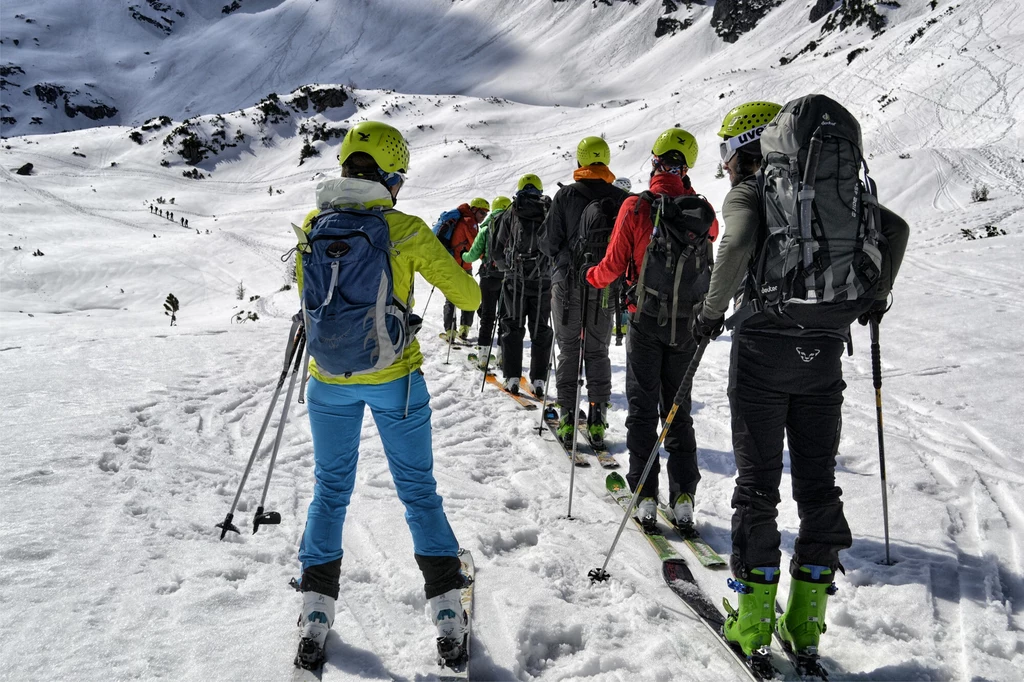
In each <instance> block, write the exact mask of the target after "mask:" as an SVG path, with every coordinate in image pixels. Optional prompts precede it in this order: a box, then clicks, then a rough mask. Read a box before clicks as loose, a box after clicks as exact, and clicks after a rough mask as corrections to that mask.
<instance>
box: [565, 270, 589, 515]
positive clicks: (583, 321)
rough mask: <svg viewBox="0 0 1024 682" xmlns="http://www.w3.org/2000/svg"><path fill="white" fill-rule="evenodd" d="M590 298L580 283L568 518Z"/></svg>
mask: <svg viewBox="0 0 1024 682" xmlns="http://www.w3.org/2000/svg"><path fill="white" fill-rule="evenodd" d="M589 298H590V287H588V286H587V283H586V282H583V284H581V285H580V302H581V304H582V305H581V309H580V360H579V364H577V365H576V401H575V402H574V403H573V404H572V453H571V456H570V457H569V466H570V467H571V468H570V469H569V512H568V514H567V515H566V516H567V518H569V519H571V518H572V491H573V488H574V487H575V482H576V451H577V447H578V443H579V436H580V430H579V428H578V426H579V425H578V424H577V421H578V419H577V415H578V414H579V412H578V410H579V409H580V397H581V396H582V395H583V356H584V352H585V351H586V347H587V312H588V310H587V307H588V306H587V304H588V303H589V300H588V299H589Z"/></svg>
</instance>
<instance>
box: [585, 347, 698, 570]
mask: <svg viewBox="0 0 1024 682" xmlns="http://www.w3.org/2000/svg"><path fill="white" fill-rule="evenodd" d="M709 341H710V339H704V340H703V341H701V342H700V345H699V346H697V352H696V353H694V354H693V359H692V360H690V366H689V367H687V368H686V374H685V375H684V376H683V381H682V382H681V383H680V384H679V390H678V391H676V397H675V399H674V400H673V401H672V409H671V410H669V412H668V417H666V418H665V424H664V426H662V427H661V432H660V433H659V434H658V442H656V443H655V444H654V449H653V450H651V456H650V457H648V458H647V466H645V467H644V472H643V473H642V474H641V475H640V481H639V483H637V486H636V490H634V491H633V497H632V498H630V500H629V506H628V507H626V512H625V513H624V514H623V515H622V523H620V524H619V530H618V532H616V533H615V539H614V540H612V546H611V547H610V548H609V549H608V554H607V555H606V556H605V558H604V564H602V566H601V568H594V569H591V571H590V572H589V573H588V574H587V577H589V578H590V582H594V583H596V582H603V581H605V580H608V578H609V577H611V576H610V575H609V573H608V571H607V568H608V562H609V561H611V558H612V552H614V551H615V546H616V545H617V544H618V543H619V537H620V536H621V535H622V531H623V530H624V529H625V528H626V522H627V521H629V516H630V514H632V513H633V507H634V506H635V505H636V501H637V500H638V499H639V498H640V491H641V490H643V488H644V483H645V482H646V481H647V475H648V474H649V473H650V472H651V467H653V466H654V460H656V459H657V458H658V451H659V450H661V444H662V442H663V441H664V440H665V435H666V434H668V430H669V428H671V426H672V421H673V420H674V419H675V417H676V411H677V410H678V409H679V404H680V403H681V402H683V400H684V399H685V398H686V394H687V393H689V392H690V388H691V387H692V386H693V375H694V374H696V373H697V366H698V365H700V359H701V358H702V357H704V349H705V348H707V347H708V342H709Z"/></svg>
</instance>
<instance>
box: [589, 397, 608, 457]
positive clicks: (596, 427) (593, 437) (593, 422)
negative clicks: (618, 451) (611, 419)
mask: <svg viewBox="0 0 1024 682" xmlns="http://www.w3.org/2000/svg"><path fill="white" fill-rule="evenodd" d="M606 409H607V407H606V406H605V404H604V403H590V413H589V414H588V415H587V435H588V437H589V439H590V444H591V445H593V446H594V448H595V449H597V450H604V449H605V444H604V431H605V429H607V428H608V423H607V421H606V419H605V414H606V412H605V411H606Z"/></svg>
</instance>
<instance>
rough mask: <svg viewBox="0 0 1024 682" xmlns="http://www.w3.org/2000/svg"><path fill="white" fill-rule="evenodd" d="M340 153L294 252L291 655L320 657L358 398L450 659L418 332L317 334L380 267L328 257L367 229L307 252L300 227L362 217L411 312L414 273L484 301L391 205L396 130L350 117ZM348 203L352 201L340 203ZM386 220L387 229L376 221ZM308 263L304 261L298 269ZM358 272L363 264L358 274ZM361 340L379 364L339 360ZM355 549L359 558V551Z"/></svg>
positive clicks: (443, 538) (396, 302)
mask: <svg viewBox="0 0 1024 682" xmlns="http://www.w3.org/2000/svg"><path fill="white" fill-rule="evenodd" d="M340 160H341V178H339V179H330V180H323V181H321V182H320V183H319V184H318V185H317V188H316V205H317V206H318V207H320V208H319V209H317V210H314V211H312V212H310V213H309V215H307V216H306V219H305V221H304V222H303V225H302V228H301V230H299V232H301V234H300V235H299V239H300V242H299V253H298V255H297V263H296V274H297V276H298V284H299V292H300V296H301V297H302V300H303V309H304V312H305V317H306V332H307V337H308V339H309V340H308V344H307V345H308V348H309V350H310V354H311V357H310V361H309V373H310V380H309V387H308V391H307V395H306V404H307V406H308V411H309V423H310V431H311V433H312V436H313V458H314V461H315V463H316V467H315V471H314V474H313V475H314V477H315V485H314V488H313V499H312V501H311V502H310V504H309V509H308V511H307V514H306V527H305V531H304V532H303V536H302V543H301V545H300V547H299V560H300V562H301V564H302V577H301V581H300V587H301V591H302V596H303V600H302V601H303V606H302V611H301V613H300V618H299V626H300V628H301V641H300V644H299V650H298V654H297V655H296V658H295V664H296V665H297V666H300V667H304V668H309V669H319V668H320V667H321V666H322V663H323V659H324V641H325V639H326V637H327V632H328V630H329V629H330V628H331V625H332V624H333V622H334V615H335V600H336V599H337V598H338V589H339V576H340V573H341V560H342V554H343V551H342V527H343V525H344V523H345V513H346V510H347V508H348V503H349V499H350V498H351V496H352V491H353V488H354V486H355V480H356V462H357V460H358V457H359V444H360V433H361V432H362V426H363V413H364V410H365V407H366V405H369V406H370V409H371V412H372V414H373V418H374V421H375V422H376V424H377V430H378V432H379V433H380V437H381V441H382V443H383V446H384V455H385V456H386V457H387V460H388V465H389V467H390V468H391V471H392V472H393V473H394V479H395V489H396V491H397V493H398V498H399V499H400V500H401V501H402V504H403V505H404V506H405V510H406V511H405V518H406V520H407V522H408V525H409V530H410V531H411V532H412V540H413V551H414V553H415V558H416V562H417V564H418V565H419V568H420V570H421V572H422V574H423V580H424V589H425V591H426V594H425V597H426V601H427V606H428V616H429V617H430V619H431V623H433V624H434V625H435V626H436V628H437V633H436V635H437V646H438V653H439V656H440V657H441V658H442V659H444V660H452V661H454V660H457V659H459V657H461V656H462V651H463V649H462V647H463V645H464V641H463V640H464V634H465V624H466V621H465V617H464V614H463V610H462V606H461V601H460V591H461V588H462V587H463V586H464V577H463V575H462V573H461V570H460V568H461V562H460V560H459V558H458V550H459V542H458V540H457V539H456V538H455V534H454V532H452V528H451V526H450V525H449V523H448V519H447V517H446V515H445V512H444V507H443V505H442V501H441V497H440V496H439V495H438V494H437V491H436V488H437V484H436V482H435V480H434V474H433V461H434V460H433V451H432V446H431V426H430V395H429V393H428V392H427V386H426V382H425V381H424V379H423V374H422V372H420V371H419V368H420V366H421V365H422V364H423V355H422V353H421V352H420V347H419V343H418V342H417V341H416V340H415V338H413V339H411V340H410V339H409V338H408V337H401V344H400V352H399V353H397V354H394V353H393V351H394V349H392V348H390V347H388V346H387V345H385V344H383V343H382V342H381V340H380V339H378V340H377V342H376V343H375V344H370V345H368V344H367V342H363V343H350V344H344V343H343V344H338V343H333V344H332V343H330V339H321V338H319V331H318V330H319V328H320V327H321V325H323V324H326V322H325V321H324V318H323V316H322V315H321V314H320V312H321V309H329V310H330V311H333V313H337V314H338V315H339V316H342V317H341V319H344V314H345V313H347V312H349V309H350V307H351V306H352V305H354V304H352V303H351V302H350V301H349V300H348V297H345V296H340V295H339V296H334V295H333V292H334V291H335V290H336V289H341V288H344V289H345V290H346V291H352V290H370V291H375V292H376V291H379V290H380V281H381V277H382V272H383V271H382V270H381V269H378V270H377V271H376V272H370V273H366V272H365V271H364V270H362V269H361V267H359V264H357V263H353V262H345V267H335V266H336V265H337V263H339V262H343V260H344V258H345V255H346V254H348V253H349V252H350V251H356V250H357V249H359V248H364V247H363V243H364V241H366V242H369V243H373V242H372V240H371V239H369V238H368V239H367V240H361V239H360V240H348V241H346V240H345V239H343V238H339V237H333V238H332V240H320V243H321V244H326V245H327V246H326V247H325V248H326V251H325V252H324V253H325V254H326V255H325V256H324V258H325V259H326V261H323V260H319V261H318V260H316V259H314V258H313V256H314V255H316V254H317V253H319V252H318V251H316V250H315V249H314V246H315V245H316V243H317V242H316V241H306V240H305V238H304V237H305V235H310V234H312V233H316V234H319V232H318V231H319V230H321V229H325V228H322V227H321V225H322V224H333V223H329V221H332V220H338V221H347V222H345V223H344V224H345V225H347V226H348V228H349V229H348V231H346V232H345V235H346V236H347V235H349V234H351V230H353V229H359V230H362V231H363V233H364V234H366V235H377V236H378V238H380V237H382V238H383V240H384V247H383V248H381V249H369V251H367V253H371V252H376V253H380V252H383V253H384V254H385V256H384V258H385V260H384V262H385V263H388V262H389V265H390V268H389V269H390V271H391V277H392V280H393V281H392V286H393V302H389V303H390V305H388V306H387V308H386V309H387V310H394V311H395V313H394V314H396V315H399V316H400V317H401V313H402V310H401V309H402V308H404V309H405V318H406V320H408V319H409V318H410V317H411V309H412V306H413V303H414V301H413V299H412V288H413V281H414V277H415V275H416V273H419V274H420V275H421V276H422V277H423V278H424V279H425V280H426V281H427V282H429V283H430V284H433V285H435V286H436V287H437V288H438V289H440V290H441V291H442V292H443V293H444V294H445V296H447V297H448V298H449V299H450V300H452V301H453V302H454V303H455V304H456V305H457V306H459V307H460V308H462V309H467V310H473V309H475V308H476V307H477V306H478V305H479V304H480V288H479V287H478V286H477V284H476V282H475V281H474V280H473V277H472V276H471V275H469V274H468V273H466V272H465V271H464V270H463V269H462V268H461V267H459V265H458V264H457V263H456V262H455V261H454V260H453V259H452V258H450V257H449V255H448V254H447V253H446V252H445V249H444V247H443V246H442V245H441V243H440V242H439V241H438V240H437V238H436V237H435V236H434V234H433V233H432V232H431V231H430V228H429V227H427V225H426V224H425V223H424V222H423V221H422V220H420V219H419V218H417V217H415V216H411V215H408V214H405V213H402V212H400V211H396V210H394V208H393V206H394V205H395V202H396V200H397V198H398V193H399V191H400V190H401V188H402V186H403V185H404V183H405V173H406V171H407V170H408V169H409V148H408V145H407V144H406V141H405V138H404V137H403V136H402V134H401V133H400V132H399V131H398V130H396V129H395V128H393V127H391V126H389V125H386V124H384V123H379V122H375V121H366V122H362V123H358V124H356V125H355V126H353V127H352V128H351V129H350V130H349V132H348V134H347V135H346V136H345V138H344V140H343V141H342V143H341V154H340ZM325 207H326V208H325ZM352 209H354V210H356V211H357V212H356V213H348V212H347V211H349V210H352ZM321 212H322V213H323V216H321V215H320V214H321ZM385 222H386V233H382V230H383V229H384V227H385ZM353 243H355V245H353ZM320 248H324V247H320ZM304 252H305V253H304ZM311 254H312V255H311ZM388 254H390V255H388ZM377 257H378V258H379V256H377ZM331 262H334V265H331ZM304 265H305V268H304ZM306 269H308V272H304V270H306ZM325 271H326V274H327V276H326V277H325ZM360 274H368V276H367V277H364V278H361V277H360ZM363 279H366V280H373V281H363ZM318 306H319V307H318ZM329 306H330V308H329ZM381 307H382V308H383V307H384V306H381ZM393 319H394V316H393V315H392V313H390V312H389V313H388V318H387V320H386V322H385V320H380V325H381V327H383V326H384V325H385V324H387V325H391V324H392V323H393ZM347 326H348V327H352V325H347ZM374 327H375V329H376V325H374ZM406 327H407V329H406V331H407V333H414V328H413V325H412V324H407V325H406ZM389 328H390V327H389ZM347 331H349V330H344V329H343V330H341V332H342V333H344V332H347ZM367 338H368V339H369V338H370V337H367ZM367 351H369V353H370V356H369V359H370V362H371V363H376V364H373V365H372V366H371V368H370V369H367V370H362V369H360V370H359V371H357V372H352V373H349V372H345V371H344V369H345V367H346V363H348V362H355V361H358V360H363V359H364V358H362V357H361V354H363V353H365V352H367ZM386 351H387V352H392V354H393V357H392V358H391V359H390V362H387V361H382V360H381V357H382V356H383V355H384V354H385V352H386ZM380 365H386V366H380ZM337 367H341V368H342V369H340V370H338V369H337ZM332 370H335V371H332ZM355 561H356V563H357V564H358V563H359V562H360V559H359V558H358V557H357V558H356V559H355ZM379 568H380V567H379V566H376V565H374V566H373V567H372V569H373V570H377V569H379Z"/></svg>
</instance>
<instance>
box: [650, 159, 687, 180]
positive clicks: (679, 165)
mask: <svg viewBox="0 0 1024 682" xmlns="http://www.w3.org/2000/svg"><path fill="white" fill-rule="evenodd" d="M652 163H653V165H654V168H655V170H658V171H661V172H662V173H671V174H672V175H678V176H680V177H681V176H683V175H686V172H687V171H688V170H690V167H689V166H687V165H686V159H685V158H683V155H682V154H679V156H678V157H676V156H675V155H671V156H670V155H667V154H666V155H664V156H658V155H655V156H654V157H653V162H652Z"/></svg>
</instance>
